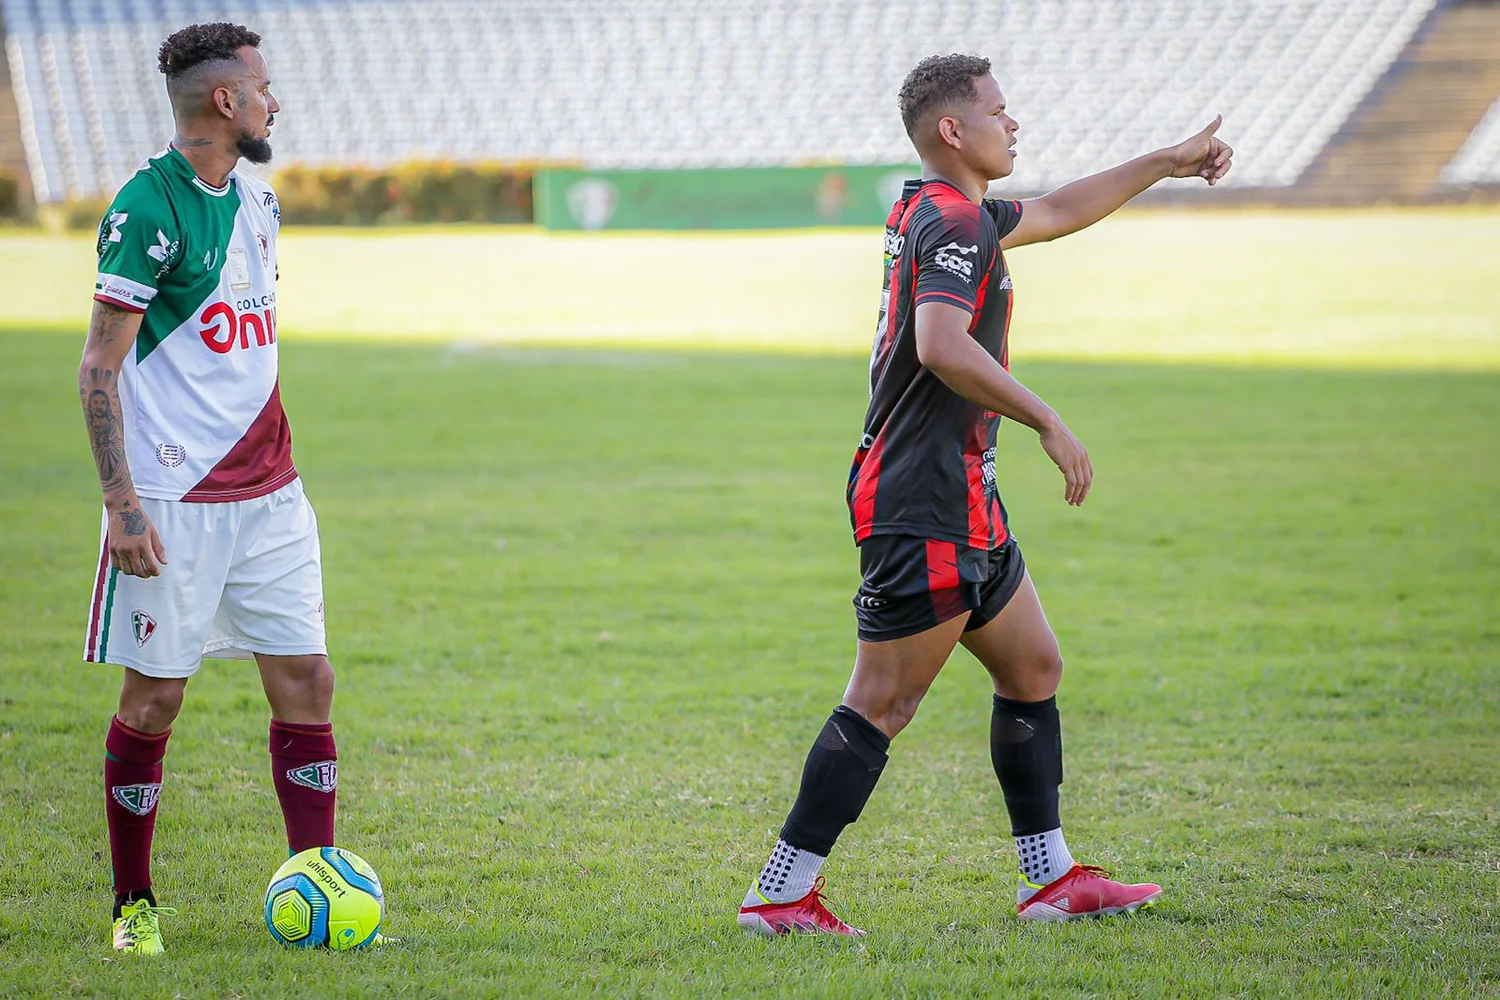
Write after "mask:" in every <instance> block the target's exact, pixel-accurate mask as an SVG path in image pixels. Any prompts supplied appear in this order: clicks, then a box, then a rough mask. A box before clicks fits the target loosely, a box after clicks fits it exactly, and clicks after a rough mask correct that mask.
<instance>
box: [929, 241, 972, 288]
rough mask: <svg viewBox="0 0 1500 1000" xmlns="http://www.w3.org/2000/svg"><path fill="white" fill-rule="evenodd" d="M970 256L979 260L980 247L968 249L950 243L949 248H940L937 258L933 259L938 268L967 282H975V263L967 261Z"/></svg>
mask: <svg viewBox="0 0 1500 1000" xmlns="http://www.w3.org/2000/svg"><path fill="white" fill-rule="evenodd" d="M970 254H973V255H974V257H975V258H976V259H977V258H978V256H979V245H978V244H977V243H976V244H975V245H974V246H971V247H966V246H961V245H960V244H958V243H949V244H948V245H947V246H943V247H938V252H937V256H935V257H934V258H932V263H933V264H934V265H935V266H936V267H940V268H942V269H943V270H944V271H947V272H948V273H950V274H956V275H958V276H959V277H960V278H963V279H964V280H965V281H968V282H972V281H973V280H974V261H972V260H967V259H965V258H967V257H968V256H969V255H970Z"/></svg>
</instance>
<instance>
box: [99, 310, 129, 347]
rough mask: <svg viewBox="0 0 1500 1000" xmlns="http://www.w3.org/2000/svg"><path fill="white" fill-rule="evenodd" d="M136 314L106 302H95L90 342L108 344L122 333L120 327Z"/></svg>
mask: <svg viewBox="0 0 1500 1000" xmlns="http://www.w3.org/2000/svg"><path fill="white" fill-rule="evenodd" d="M133 315H134V314H133V313H131V312H130V311H129V310H128V309H121V308H120V307H119V306H112V305H109V304H108V303H106V302H98V301H96V302H95V303H94V319H93V322H92V323H90V324H89V343H90V344H108V343H112V342H113V341H114V339H115V338H116V337H117V336H119V334H120V327H121V326H123V325H124V324H125V323H126V322H128V321H129V319H130V317H131V316H133Z"/></svg>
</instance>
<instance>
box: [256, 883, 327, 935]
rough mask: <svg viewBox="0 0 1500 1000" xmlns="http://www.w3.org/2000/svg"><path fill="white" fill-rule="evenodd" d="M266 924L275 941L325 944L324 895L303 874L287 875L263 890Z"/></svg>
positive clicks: (325, 902) (325, 897)
mask: <svg viewBox="0 0 1500 1000" xmlns="http://www.w3.org/2000/svg"><path fill="white" fill-rule="evenodd" d="M266 926H267V927H268V928H270V930H271V936H272V937H274V938H275V939H276V940H277V941H279V942H281V943H282V944H285V945H290V946H292V947H293V948H317V947H320V946H322V945H325V944H327V943H328V897H327V896H326V895H324V894H323V890H321V889H319V888H318V886H317V885H316V884H315V883H314V882H313V880H312V879H310V878H308V877H307V876H306V875H303V874H300V873H298V874H294V875H288V876H286V877H285V878H281V879H277V880H276V881H275V882H272V883H271V887H270V888H269V889H267V890H266Z"/></svg>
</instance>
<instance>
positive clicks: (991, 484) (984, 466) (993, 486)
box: [979, 448, 1000, 497]
mask: <svg viewBox="0 0 1500 1000" xmlns="http://www.w3.org/2000/svg"><path fill="white" fill-rule="evenodd" d="M979 472H980V476H981V477H982V478H983V479H984V495H985V496H987V497H998V496H999V495H1000V483H999V481H998V478H997V477H996V475H995V449H994V448H986V449H985V452H984V454H983V455H981V456H979Z"/></svg>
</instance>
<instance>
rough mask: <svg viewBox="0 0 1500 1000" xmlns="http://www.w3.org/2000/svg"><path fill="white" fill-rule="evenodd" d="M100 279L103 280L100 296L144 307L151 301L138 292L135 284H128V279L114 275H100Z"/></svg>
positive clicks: (100, 285) (100, 286)
mask: <svg viewBox="0 0 1500 1000" xmlns="http://www.w3.org/2000/svg"><path fill="white" fill-rule="evenodd" d="M100 277H101V278H102V279H103V280H102V281H101V282H100V284H99V294H100V295H103V296H105V297H106V298H111V299H117V300H119V301H121V302H134V303H137V304H142V305H143V304H145V302H149V301H150V300H149V299H147V298H146V297H145V296H144V295H143V294H142V293H141V292H140V291H139V290H138V287H137V286H135V285H134V283H133V282H131V283H128V284H127V279H125V278H121V277H119V276H118V275H113V274H104V275H100Z"/></svg>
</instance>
